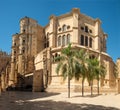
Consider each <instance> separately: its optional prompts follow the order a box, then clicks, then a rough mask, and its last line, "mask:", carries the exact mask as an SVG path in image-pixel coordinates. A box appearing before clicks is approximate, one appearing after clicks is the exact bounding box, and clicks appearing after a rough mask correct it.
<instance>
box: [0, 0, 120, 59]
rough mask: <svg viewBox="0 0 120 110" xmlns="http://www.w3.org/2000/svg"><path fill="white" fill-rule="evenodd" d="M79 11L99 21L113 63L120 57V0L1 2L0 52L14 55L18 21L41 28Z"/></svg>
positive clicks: (20, 0)
mask: <svg viewBox="0 0 120 110" xmlns="http://www.w3.org/2000/svg"><path fill="white" fill-rule="evenodd" d="M74 7H77V8H80V11H81V13H84V14H86V15H88V16H91V17H92V18H100V19H101V21H102V28H103V31H104V32H105V33H107V34H108V39H107V53H108V54H109V55H110V56H111V57H112V58H113V60H114V61H116V59H117V58H118V57H120V0H0V49H2V50H3V51H6V52H8V53H10V52H11V45H12V35H13V34H15V33H19V20H20V19H21V18H22V17H24V16H28V17H31V18H33V19H35V20H37V21H38V23H39V24H40V25H42V26H45V25H46V24H47V23H48V22H49V16H50V15H52V14H54V15H56V16H58V15H61V14H65V13H68V12H70V11H71V9H72V8H74Z"/></svg>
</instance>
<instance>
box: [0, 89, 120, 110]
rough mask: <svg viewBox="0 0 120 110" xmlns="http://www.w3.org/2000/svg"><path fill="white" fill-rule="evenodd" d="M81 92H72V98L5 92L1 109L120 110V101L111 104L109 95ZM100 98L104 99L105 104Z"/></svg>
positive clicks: (57, 94)
mask: <svg viewBox="0 0 120 110" xmlns="http://www.w3.org/2000/svg"><path fill="white" fill-rule="evenodd" d="M79 94H80V93H79ZM79 94H78V93H71V98H67V93H46V92H42V93H40V92H36V93H34V92H16V91H9V92H4V93H2V94H1V96H0V110H120V106H119V105H118V104H120V103H118V104H116V107H114V104H113V106H112V105H111V107H110V106H109V100H110V97H109V95H108V96H105V95H104V96H96V95H95V96H94V97H90V96H89V95H86V96H85V97H81V95H79ZM118 96H119V97H120V95H118ZM118 96H115V97H114V95H113V97H114V98H112V99H111V100H112V101H113V102H112V103H117V102H115V101H120V98H119V97H118ZM102 97H103V99H101V98H102ZM116 97H118V99H119V100H116ZM104 99H105V100H104ZM97 100H98V101H97ZM99 100H103V105H101V104H102V103H100V102H99ZM95 101H96V102H95ZM104 101H108V102H107V103H106V104H108V105H106V106H105V105H104V104H105V103H104Z"/></svg>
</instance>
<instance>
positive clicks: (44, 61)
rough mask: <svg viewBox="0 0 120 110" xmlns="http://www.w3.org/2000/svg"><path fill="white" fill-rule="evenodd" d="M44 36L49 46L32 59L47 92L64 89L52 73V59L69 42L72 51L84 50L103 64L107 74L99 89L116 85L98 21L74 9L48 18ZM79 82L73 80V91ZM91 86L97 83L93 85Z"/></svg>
mask: <svg viewBox="0 0 120 110" xmlns="http://www.w3.org/2000/svg"><path fill="white" fill-rule="evenodd" d="M44 33H45V38H46V42H49V45H48V47H47V48H45V49H44V50H43V51H40V53H39V54H38V55H37V56H36V57H35V70H40V71H41V72H40V74H41V73H43V80H44V86H45V87H46V85H47V90H48V91H55V90H58V91H60V90H64V89H66V86H67V83H64V84H62V83H63V82H62V81H61V79H62V78H61V76H58V75H57V74H56V72H55V69H56V66H57V62H55V61H54V60H53V59H54V58H55V57H56V56H58V55H60V54H61V49H63V48H65V47H67V45H68V44H69V43H71V45H72V48H74V49H77V50H80V49H84V50H86V51H87V52H89V53H90V54H91V57H97V58H98V59H99V60H100V62H101V63H103V64H104V65H105V67H106V69H107V74H106V77H105V81H104V82H101V86H105V87H114V86H115V78H114V75H113V72H114V62H113V60H112V58H111V57H110V56H109V55H108V54H107V52H106V50H107V48H106V40H107V37H108V36H107V34H106V33H104V32H103V30H102V28H101V21H100V19H98V18H97V19H93V18H91V17H89V16H86V15H84V14H82V13H81V12H80V10H79V9H77V8H74V9H72V11H71V12H69V13H67V14H63V15H60V16H55V15H52V16H50V21H49V23H48V25H46V26H45V27H44ZM46 76H47V77H46ZM34 82H35V81H34ZM36 83H37V82H36ZM80 83H81V81H80V82H78V83H77V82H76V81H75V79H73V80H72V85H71V86H72V87H71V88H72V89H73V91H78V90H79V89H80V88H79V87H80ZM37 84H38V83H37ZM85 85H86V86H88V83H87V82H86V84H85ZM94 85H96V84H95V83H94ZM33 86H34V87H35V86H36V85H33ZM35 88H38V87H37V86H36V87H35ZM33 89H34V88H33Z"/></svg>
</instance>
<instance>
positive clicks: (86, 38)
mask: <svg viewBox="0 0 120 110" xmlns="http://www.w3.org/2000/svg"><path fill="white" fill-rule="evenodd" d="M85 46H88V37H87V36H85Z"/></svg>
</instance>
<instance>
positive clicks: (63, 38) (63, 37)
mask: <svg viewBox="0 0 120 110" xmlns="http://www.w3.org/2000/svg"><path fill="white" fill-rule="evenodd" d="M62 46H65V35H63V36H62Z"/></svg>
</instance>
